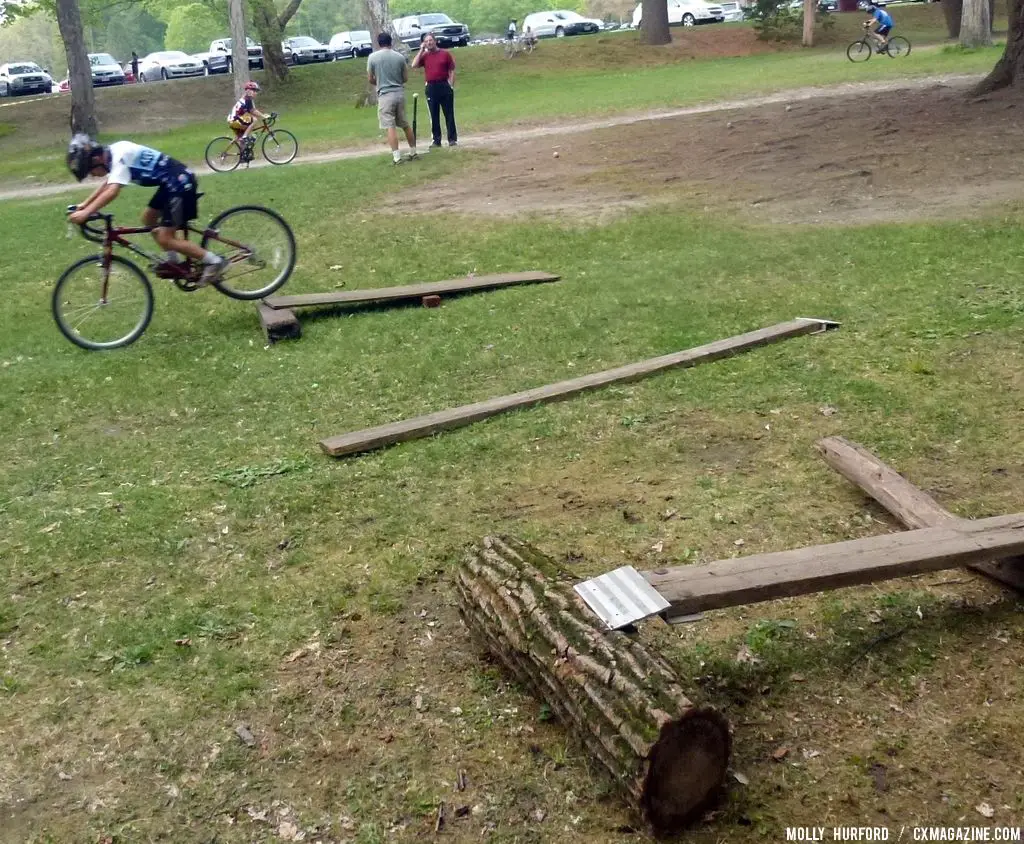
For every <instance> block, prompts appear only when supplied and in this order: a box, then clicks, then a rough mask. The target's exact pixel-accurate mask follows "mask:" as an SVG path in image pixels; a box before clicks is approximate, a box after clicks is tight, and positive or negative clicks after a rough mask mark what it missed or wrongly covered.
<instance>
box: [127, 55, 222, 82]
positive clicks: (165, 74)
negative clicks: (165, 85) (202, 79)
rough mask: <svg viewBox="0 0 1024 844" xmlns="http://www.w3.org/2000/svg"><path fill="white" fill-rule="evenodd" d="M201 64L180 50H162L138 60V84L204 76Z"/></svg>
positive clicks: (204, 71) (198, 60)
mask: <svg viewBox="0 0 1024 844" xmlns="http://www.w3.org/2000/svg"><path fill="white" fill-rule="evenodd" d="M205 75H206V70H205V68H204V67H203V62H202V60H200V59H197V58H196V57H195V56H190V55H188V54H187V53H183V52H181V50H162V51H161V52H159V53H150V54H149V55H148V56H146V57H145V58H144V59H139V82H155V81H156V80H157V79H180V78H182V77H186V76H205Z"/></svg>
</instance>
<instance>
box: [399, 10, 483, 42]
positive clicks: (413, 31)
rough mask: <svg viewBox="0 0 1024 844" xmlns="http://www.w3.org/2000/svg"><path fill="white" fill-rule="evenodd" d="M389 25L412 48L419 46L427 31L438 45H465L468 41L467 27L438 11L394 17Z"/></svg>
mask: <svg viewBox="0 0 1024 844" xmlns="http://www.w3.org/2000/svg"><path fill="white" fill-rule="evenodd" d="M391 26H392V28H393V29H394V30H395V35H396V36H397V37H398V40H399V41H401V42H402V43H403V44H405V45H406V46H407V47H410V48H413V49H415V48H417V47H419V46H420V40H421V39H422V38H423V36H424V35H426V34H428V33H429V34H430V35H433V36H434V38H435V39H436V40H437V45H438V46H439V47H465V46H466V45H467V44H468V43H469V27H468V26H466V25H465V24H464V23H457V22H456V21H453V20H452V19H451V18H450V17H448V15H445V14H441V13H440V12H436V13H433V14H429V15H409V16H408V17H404V18H395V20H394V21H393V22H392V24H391Z"/></svg>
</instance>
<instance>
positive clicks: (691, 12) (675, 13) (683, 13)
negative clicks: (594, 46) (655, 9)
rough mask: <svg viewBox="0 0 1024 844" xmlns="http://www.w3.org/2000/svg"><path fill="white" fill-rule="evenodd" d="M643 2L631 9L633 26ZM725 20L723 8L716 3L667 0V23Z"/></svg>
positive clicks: (689, 23) (691, 24)
mask: <svg viewBox="0 0 1024 844" xmlns="http://www.w3.org/2000/svg"><path fill="white" fill-rule="evenodd" d="M642 14H643V3H640V4H638V5H637V7H636V8H635V9H634V10H633V26H635V27H639V26H640V21H641V15H642ZM724 20H725V9H723V8H722V7H721V6H719V5H718V4H714V5H712V4H710V3H705V2H704V1H703V0H668V22H669V24H674V23H676V24H682V25H683V26H695V25H696V24H698V23H721V22H722V21H724Z"/></svg>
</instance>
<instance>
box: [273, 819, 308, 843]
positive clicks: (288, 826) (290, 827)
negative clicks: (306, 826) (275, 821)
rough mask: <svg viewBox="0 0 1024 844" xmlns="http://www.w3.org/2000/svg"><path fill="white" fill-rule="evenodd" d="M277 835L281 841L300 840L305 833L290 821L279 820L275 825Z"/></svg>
mask: <svg viewBox="0 0 1024 844" xmlns="http://www.w3.org/2000/svg"><path fill="white" fill-rule="evenodd" d="M277 837H278V838H280V839H281V840H282V841H302V840H303V839H304V838H305V837H306V834H305V833H304V832H300V831H299V828H298V827H297V826H296V825H295V824H293V823H292V822H291V821H281V823H280V824H279V825H278V827H277Z"/></svg>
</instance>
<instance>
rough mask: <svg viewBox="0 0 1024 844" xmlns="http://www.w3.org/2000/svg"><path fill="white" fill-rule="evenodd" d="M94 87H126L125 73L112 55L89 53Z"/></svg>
mask: <svg viewBox="0 0 1024 844" xmlns="http://www.w3.org/2000/svg"><path fill="white" fill-rule="evenodd" d="M89 70H90V72H91V73H92V87H93V88H99V87H100V86H101V85H124V71H123V70H122V69H121V65H119V64H118V63H117V61H116V60H115V59H114V57H113V56H112V55H110V53H89Z"/></svg>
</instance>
